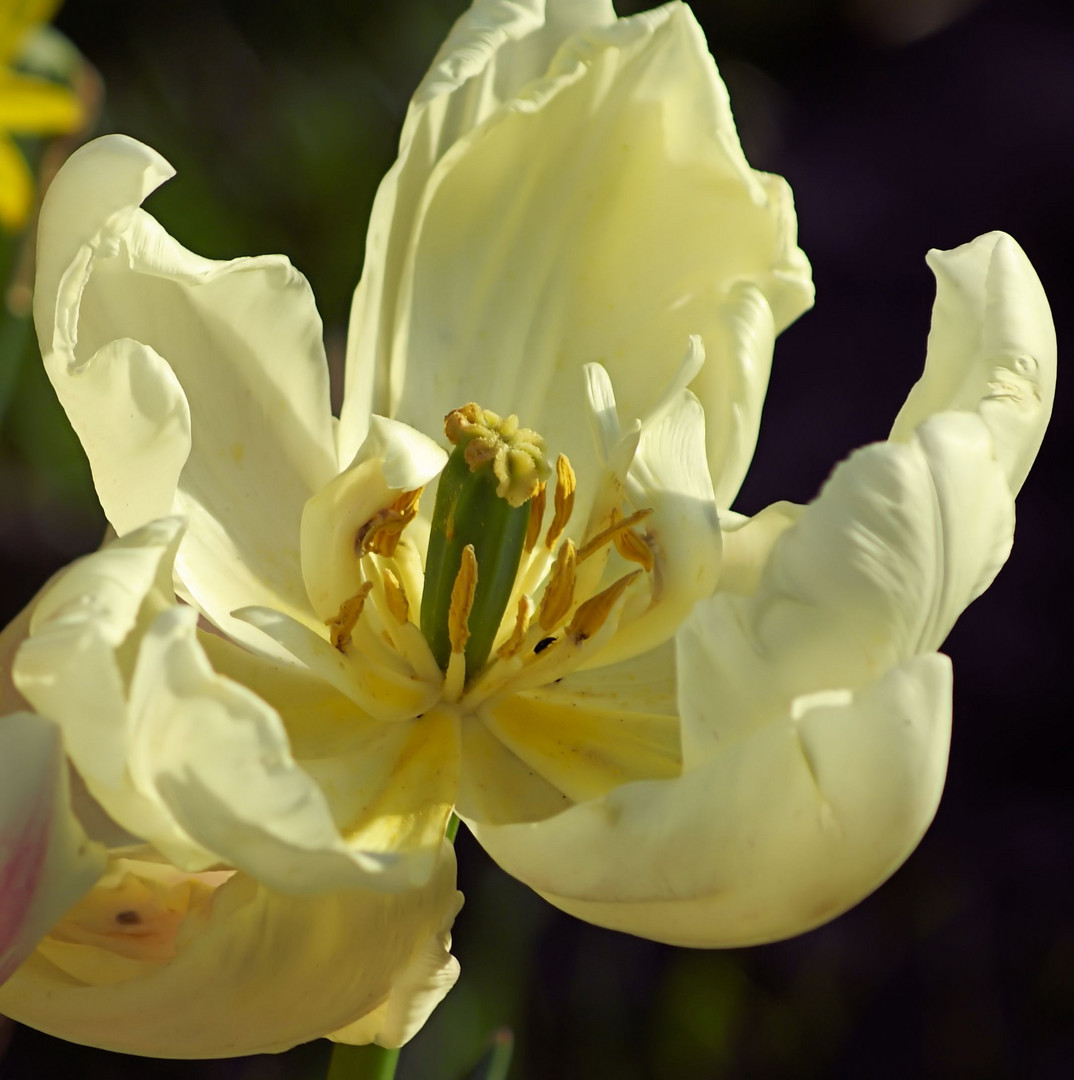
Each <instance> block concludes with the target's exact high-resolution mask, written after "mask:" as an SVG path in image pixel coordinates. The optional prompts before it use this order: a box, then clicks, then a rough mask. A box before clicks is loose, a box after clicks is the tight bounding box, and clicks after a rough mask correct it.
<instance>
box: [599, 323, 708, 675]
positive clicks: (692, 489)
mask: <svg viewBox="0 0 1074 1080" xmlns="http://www.w3.org/2000/svg"><path fill="white" fill-rule="evenodd" d="M704 357H705V354H704V350H703V348H702V345H701V342H700V339H698V338H696V337H695V338H691V341H690V347H689V350H688V351H687V356H686V359H685V360H684V362H683V364H682V366H681V367H680V369H679V372H678V375H677V376H676V378H675V379H673V380H672V382H671V385H670V386H669V387H668V388H667V389H666V390H665V392H664V394H663V395H662V397H661V399H660V400H659V401H658V402H657V403H656V406H655V408H654V409H653V410H652V411H651V412H650V413H649V414H648V415H647V416H645V417H644V418H643V419H642V420H641V421H640V424H639V426H638V429H637V435H636V437H637V447H636V449H635V451H634V454H633V457H632V458H631V459H630V466H629V468H628V469H627V470H626V473H625V476H623V478H622V491H623V493H624V494H625V496H626V498H627V500H628V504H629V509H631V510H642V509H647V510H651V511H652V513H651V514H650V515H649V517H647V518H646V519H645V520H644V521H643V522H642V523H641V524H640V525H639V527H638V528H637V530H636V534H637V535H638V536H639V537H640V538H641V539H642V540H643V542H644V543H645V546H646V547H647V548H648V549H649V552H650V554H651V557H652V560H653V568H652V570H651V571H650V572H649V578H648V581H649V585H650V587H649V598H648V601H647V603H646V606H645V607H644V608H643V609H642V610H640V611H629V613H628V614H627V615H626V617H625V618H624V619H623V621H622V623H621V624H620V627H619V630H618V631H617V633H616V634H615V636H614V638H612V640H611V641H610V642H609V644H608V645H606V646H605V647H604V648H603V649H602V650H601V651H600V653H599V654H598V655H597V656H596V657H595V658H594V659H593V660H592V661H590V663H591V664H593V663H596V664H608V663H615V662H617V661H620V660H624V659H626V658H628V657H630V656H637V655H638V654H640V653H644V652H647V651H648V650H649V649H652V648H655V647H656V646H657V645H660V644H661V643H662V642H664V641H667V640H669V639H670V638H672V637H673V636H674V634H675V631H676V630H677V629H678V628H679V624H680V623H681V622H682V620H683V619H684V618H686V616H687V615H688V614H689V612H690V609H691V608H692V607H693V606H694V603H695V601H697V600H700V599H702V598H703V597H708V596H711V595H712V592H713V590H714V589H715V588H716V581H717V579H718V577H719V573H720V555H721V533H720V523H719V518H718V515H717V513H716V501H715V496H714V493H713V488H712V480H711V478H710V476H709V468H708V462H707V460H706V455H705V427H706V425H705V413H704V410H703V409H702V407H701V405H700V403H699V402H698V400H697V398H696V397H695V396H694V395H693V394H692V393H691V392H690V391H689V390H686V389H685V384H686V382H688V381H689V380H690V379H691V378H692V377H693V374H694V373H695V372H696V371H698V370H699V369H700V368H701V367H702V365H703V364H704ZM590 368H598V372H599V371H601V370H602V369H599V366H598V365H590ZM598 372H594V371H592V370H587V372H586V375H587V382H588V383H589V384H590V386H591V387H592V385H593V383H594V382H599V381H601V380H600V376H599V375H598ZM603 380H604V381H606V382H607V385H606V386H605V388H604V389H603V391H602V392H601V393H600V395H599V397H600V399H601V401H602V402H604V405H603V408H602V410H601V411H602V413H603V419H600V420H598V421H597V423H598V426H604V425H608V426H610V427H616V426H618V425H616V424H615V423H614V421H613V419H612V417H613V416H614V413H615V411H616V409H615V398H614V395H613V393H612V388H611V385H610V380H608V376H607V375H606V374H604V375H603ZM590 393H591V395H592V390H591V391H590ZM609 414H611V415H609ZM624 438H625V439H626V440H628V441H630V442H633V440H634V438H635V433H634V432H633V431H631V432H628V434H627V435H626V436H625V437H624ZM617 449H618V448H617V447H613V448H609V447H604V449H603V456H604V459H605V463H606V464H607V463H608V461H609V459H614V458H615V457H616V456H617ZM617 573H618V571H617Z"/></svg>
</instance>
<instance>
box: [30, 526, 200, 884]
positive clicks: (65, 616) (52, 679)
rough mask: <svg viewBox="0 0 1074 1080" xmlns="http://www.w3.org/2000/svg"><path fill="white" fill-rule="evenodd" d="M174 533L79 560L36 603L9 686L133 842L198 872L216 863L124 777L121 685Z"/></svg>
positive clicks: (126, 720) (126, 743)
mask: <svg viewBox="0 0 1074 1080" xmlns="http://www.w3.org/2000/svg"><path fill="white" fill-rule="evenodd" d="M179 533H180V523H179V522H177V521H176V520H174V519H171V520H165V521H161V522H155V523H153V524H152V525H149V526H146V527H145V528H143V529H139V530H136V531H135V532H133V533H129V534H128V535H127V536H125V537H121V538H120V539H118V540H116V541H114V542H113V543H111V544H110V545H108V546H106V547H105V548H103V549H101V550H100V551H98V552H96V553H94V554H92V555H88V556H86V557H85V558H82V559H79V560H78V561H77V562H75V563H73V564H72V565H71V566H70V567H69V568H68V569H67V571H66V572H65V573H64V574H63V575H62V576H61V577H59V578H58V579H57V580H56V581H55V583H54V584H53V585H51V586H49V587H46V589H45V590H43V591H42V593H41V594H40V595H39V597H38V598H37V601H36V605H35V608H34V611H33V615H32V618H31V636H30V638H29V639H28V640H27V641H25V642H24V643H23V645H22V646H21V648H20V649H19V652H18V654H17V656H16V659H15V665H14V671H13V675H14V681H15V685H16V686H17V687H18V689H19V691H20V692H21V693H22V694H23V696H24V697H25V698H26V699H27V700H28V701H29V702H30V703H31V704H32V705H33V707H34V708H35V709H36V710H37V711H38V712H40V713H41V714H42V715H44V716H47V717H49V719H51V720H54V721H55V722H56V723H57V724H58V725H59V726H60V728H61V730H62V731H63V738H64V744H65V747H66V750H67V754H68V756H69V757H70V759H71V761H72V763H73V765H74V767H75V768H76V769H77V770H78V772H79V774H80V775H81V777H82V779H83V780H84V781H85V784H86V787H87V789H88V790H89V792H90V794H91V795H92V796H93V797H94V799H96V800H97V801H98V802H99V803H100V804H101V806H102V807H104V809H105V811H106V812H107V813H108V815H109V816H110V817H111V818H112V819H113V820H114V821H116V822H117V823H118V824H119V825H120V826H121V827H122V828H124V829H126V830H127V831H128V832H130V833H132V834H133V835H135V836H138V837H143V838H147V839H152V841H153V843H154V844H156V845H157V846H158V847H159V848H160V849H161V850H162V851H166V852H167V853H168V855H169V857H170V858H172V859H173V861H176V862H177V863H179V864H180V865H182V866H184V867H186V868H188V869H192V870H201V869H204V868H206V867H208V866H211V865H213V864H214V863H215V862H217V861H218V860H217V857H216V856H214V855H213V854H212V853H211V852H209V851H207V850H206V849H205V848H203V847H202V846H201V845H200V844H198V843H196V842H195V841H194V840H193V839H192V838H191V837H190V836H189V834H188V833H187V832H186V831H185V830H184V829H182V828H181V827H180V826H179V824H178V823H177V822H176V821H175V819H174V818H173V816H172V815H171V813H170V812H169V811H168V810H167V808H166V807H164V806H162V805H161V803H160V800H159V799H157V798H156V797H155V796H154V795H153V793H152V792H147V791H145V790H143V789H141V788H139V787H138V785H136V783H135V782H134V778H133V777H132V775H131V773H130V771H129V769H128V753H129V748H130V739H131V735H132V716H131V713H130V710H129V708H128V701H127V680H128V679H129V677H130V675H131V673H132V672H133V670H134V665H135V658H136V656H137V639H138V638H139V636H140V632H141V629H143V628H144V624H145V622H146V619H147V617H148V618H150V619H151V617H152V612H148V613H147V612H146V611H145V608H146V607H147V606H149V605H147V599H146V598H147V596H149V595H150V594H151V593H152V591H153V589H154V586H155V585H156V586H159V585H160V584H162V583H164V584H167V583H168V582H169V581H170V579H171V562H172V558H173V557H174V554H175V548H176V546H177V544H178V542H179Z"/></svg>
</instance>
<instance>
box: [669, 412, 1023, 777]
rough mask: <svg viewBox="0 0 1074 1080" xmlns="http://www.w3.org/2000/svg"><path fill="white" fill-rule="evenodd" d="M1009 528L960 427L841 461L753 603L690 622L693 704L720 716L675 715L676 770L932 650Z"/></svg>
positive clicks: (990, 479)
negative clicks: (679, 756)
mask: <svg viewBox="0 0 1074 1080" xmlns="http://www.w3.org/2000/svg"><path fill="white" fill-rule="evenodd" d="M1013 527H1014V508H1013V502H1012V500H1011V497H1010V493H1009V491H1008V489H1007V485H1006V480H1005V478H1004V476H1003V472H1002V470H1001V469H1000V467H999V466H998V465H997V464H996V462H995V461H994V460H993V458H992V445H991V439H990V437H989V433H988V431H987V429H986V428H985V426H984V424H983V423H982V422H981V420H980V419H979V418H978V417H976V416H973V415H972V414H968V413H943V414H940V415H939V416H935V417H933V418H931V419H930V420H928V421H927V422H926V423H925V424H924V425H922V426H921V427H920V428H919V429H918V433H917V436H916V437H915V438H914V440H913V441H912V442H911V443H909V444H907V445H902V444H897V443H877V444H874V445H872V446H868V447H865V448H864V449H862V450H859V451H857V452H856V453H854V454H853V455H851V457H850V458H849V459H848V460H847V461H846V462H844V463H843V464H842V465H840V466H839V467H838V468H837V469H836V470H835V472H834V473H833V475H832V477H831V479H830V480H829V481H828V483H827V484H826V485H825V487H824V488H823V490H822V491H821V494H820V495H819V497H818V498H817V500H816V501H815V502H814V503H812V504H811V505H809V506H808V507H806V508H805V509H804V510H803V511H802V513H801V515H800V516H799V517H798V520H797V521H796V522H795V524H793V525H792V526H791V527H790V528H788V529H787V530H786V531H785V532H784V533H783V534H782V536H781V537H780V538H779V539H778V540H777V541H776V543H775V545H774V547H773V548H772V552H771V556H770V558H769V560H768V562H767V564H766V566H765V568H764V572H763V574H762V577H761V580H760V584H759V585H758V586H757V589H756V592H755V593H754V594H753V595H752V596H748V597H743V596H728V595H720V594H718V595H717V597H716V599H714V600H713V601H711V602H709V603H703V604H699V605H697V607H696V608H695V609H694V612H693V613H692V615H691V617H690V620H688V622H687V626H691V625H693V627H694V630H695V636H696V637H704V638H706V639H707V640H710V641H711V642H712V645H711V649H709V646H706V656H709V659H708V660H706V664H707V665H708V667H707V668H706V675H705V678H704V680H702V681H701V682H700V683H699V684H698V688H697V693H698V696H699V699H704V700H706V701H708V702H714V701H718V702H719V703H720V707H719V709H710V710H709V711H708V712H705V713H700V712H699V713H698V714H697V716H696V717H691V716H688V715H684V718H683V755H684V759H685V760H686V761H687V762H689V763H694V762H697V761H700V760H702V759H704V757H705V756H706V755H707V754H709V753H711V752H713V751H715V750H716V749H718V748H719V747H720V746H721V745H722V744H723V743H724V742H726V740H727V739H728V738H735V737H738V736H739V735H741V734H742V733H744V732H745V731H748V730H751V729H752V727H753V726H755V725H756V724H758V723H762V722H763V721H764V719H765V718H766V717H768V716H771V715H774V714H776V713H778V712H779V711H780V710H782V709H784V708H785V707H786V704H787V702H788V701H790V700H791V699H792V698H794V697H796V696H798V695H800V694H806V693H812V692H814V691H818V690H826V689H829V688H831V687H851V688H856V687H859V686H863V685H865V684H866V683H868V682H869V681H870V680H872V679H875V678H876V677H878V676H879V674H880V673H881V672H882V671H884V670H885V669H886V668H888V667H890V666H891V665H893V664H895V663H897V662H899V661H901V660H904V659H906V658H908V657H910V656H913V655H914V654H915V653H920V652H929V651H931V650H933V649H936V648H938V647H939V645H940V644H941V643H942V641H943V640H944V638H945V637H946V636H947V634H948V632H949V631H950V629H951V626H952V625H953V624H954V621H955V619H956V618H957V617H958V615H959V614H960V613H961V611H962V610H963V608H965V607H966V605H967V604H969V603H970V602H971V601H972V600H973V599H974V598H975V597H977V596H978V595H980V593H981V592H982V591H983V590H984V589H985V588H986V587H987V586H988V584H989V582H991V580H992V578H993V577H994V576H995V574H996V572H997V571H998V569H999V567H1000V566H1001V565H1002V564H1003V561H1004V560H1005V559H1006V557H1007V554H1008V552H1009V550H1010V545H1011V537H1012V532H1013ZM681 644H682V639H680V646H681ZM710 652H711V655H709V653H710ZM680 659H681V657H680ZM697 720H701V721H702V722H701V723H700V726H698V725H697V724H696V723H695V721H697ZM742 725H744V727H742Z"/></svg>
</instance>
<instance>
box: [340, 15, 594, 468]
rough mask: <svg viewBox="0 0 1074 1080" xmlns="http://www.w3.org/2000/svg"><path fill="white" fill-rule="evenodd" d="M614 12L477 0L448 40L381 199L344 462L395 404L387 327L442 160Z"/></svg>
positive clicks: (350, 346)
mask: <svg viewBox="0 0 1074 1080" xmlns="http://www.w3.org/2000/svg"><path fill="white" fill-rule="evenodd" d="M614 18H615V12H614V11H613V10H612V5H611V3H610V0H476V2H475V3H473V4H472V5H471V6H470V8H469V9H468V10H467V11H466V12H465V13H464V14H463V15H462V16H461V17H460V18H459V20H458V21H457V22H456V23H455V26H454V27H453V28H452V31H451V33H450V34H449V35H448V37H447V40H446V41H445V42H444V44H443V45H442V46H441V47H440V50H439V52H438V53H437V54H436V57H435V58H434V59H433V62H432V65H431V67H430V68H429V71H428V73H427V74H426V76H425V78H424V79H423V80H422V83H421V85H420V86H419V87H418V89H417V91H416V92H415V94H414V99H413V101H412V102H411V104H410V108H409V110H408V112H407V117H406V122H405V124H404V125H403V132H402V135H401V137H400V140H399V158H398V160H397V161H396V163H395V164H394V165H393V166H392V168H391V170H390V171H389V172H388V174H387V175H386V176H385V177H384V180H383V181H382V182H381V185H380V189H379V190H378V191H377V197H376V199H375V201H374V203H373V212H372V216H371V218H370V222H369V232H368V235H367V237H366V246H365V252H366V254H365V265H364V267H363V269H362V279H361V282H360V283H359V285H358V288H357V290H356V291H355V294H354V302H353V304H352V307H351V323H350V331H349V333H348V336H347V367H346V386H345V393H344V400H343V411H342V416H341V420H340V429H339V439H340V453H339V457H340V461H342V462H347V461H350V459H351V457H352V456H353V455H354V453H355V451H356V450H357V448H358V447H359V445H360V444H361V443H362V441H363V440H364V439H365V437H366V426H367V424H368V422H369V417H370V414H371V413H385V412H387V411H388V409H389V406H390V402H389V399H388V396H387V392H388V385H387V381H386V380H387V373H388V362H389V352H390V349H391V335H390V334H385V333H383V327H384V326H388V325H391V324H392V323H393V322H394V321H395V318H396V305H397V302H398V300H399V296H400V283H401V281H402V279H403V276H404V274H405V273H406V270H405V264H406V259H407V251H408V249H409V246H410V244H411V242H412V241H413V237H414V233H415V230H416V229H417V228H418V227H419V224H420V221H421V207H422V199H423V193H424V189H425V185H426V184H427V183H428V181H429V177H430V174H431V172H432V170H433V167H434V166H435V165H436V163H437V162H438V161H439V160H440V159H441V158H442V157H443V156H444V154H445V153H446V152H447V151H448V150H450V148H451V147H452V146H453V145H454V144H455V143H456V142H457V141H458V140H459V139H461V138H462V137H464V136H465V135H467V134H468V133H469V132H470V131H472V130H473V129H474V128H475V127H478V126H480V125H482V124H483V123H485V122H486V121H487V120H488V118H489V117H490V116H491V115H493V114H494V113H495V112H496V111H497V110H498V109H500V108H502V107H503V106H504V105H505V104H506V103H507V102H509V101H510V100H511V99H512V98H513V97H514V96H515V95H516V94H517V93H518V92H519V90H520V89H521V88H522V87H523V86H524V85H525V84H526V83H528V82H530V81H532V80H534V79H539V78H540V77H541V76H543V75H544V73H545V71H546V69H547V67H548V64H549V62H550V61H551V59H552V57H553V55H554V54H555V52H556V50H557V49H558V48H559V46H560V45H561V44H562V42H563V41H564V40H565V39H566V38H567V37H568V36H569V35H570V34H572V33H574V32H576V31H577V30H580V29H583V28H585V27H597V26H604V25H606V24H608V23H610V22H612V21H613V20H614ZM461 404H463V401H462V399H460V400H459V401H458V402H450V403H449V404H447V405H445V406H444V407H443V408H442V409H441V413H446V412H447V411H448V409H450V408H454V407H455V406H456V405H461ZM426 430H428V431H429V433H430V434H433V433H434V431H435V432H436V433H439V431H440V428H439V427H437V428H436V429H426Z"/></svg>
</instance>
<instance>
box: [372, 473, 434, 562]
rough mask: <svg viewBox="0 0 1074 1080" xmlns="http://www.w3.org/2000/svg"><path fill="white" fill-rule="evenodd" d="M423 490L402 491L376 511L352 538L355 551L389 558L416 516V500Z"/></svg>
mask: <svg viewBox="0 0 1074 1080" xmlns="http://www.w3.org/2000/svg"><path fill="white" fill-rule="evenodd" d="M424 490H425V489H424V488H417V489H415V490H414V491H404V492H403V493H402V494H401V495H400V496H399V497H398V498H397V499H395V501H394V502H392V503H391V505H390V506H386V507H385V508H384V509H383V510H378V511H377V512H376V513H375V514H374V515H373V516H372V517H371V518H370V519H369V520H368V521H367V522H366V523H365V524H364V525H363V526H362V527H361V528H360V529H359V530H358V535H357V536H355V538H354V549H355V551H357V552H358V554H359V555H368V554H369V553H370V552H371V551H372V552H376V554H378V555H383V556H385V557H386V558H391V556H392V555H394V554H395V549H396V548H397V547H398V546H399V540H400V538H401V537H402V535H403V530H404V529H405V528H406V527H407V526H408V525H409V524H410V523H411V522H412V521H413V520H414V518H416V517H417V516H418V500H419V499H420V498H421V493H422V491H424Z"/></svg>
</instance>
